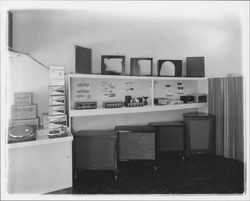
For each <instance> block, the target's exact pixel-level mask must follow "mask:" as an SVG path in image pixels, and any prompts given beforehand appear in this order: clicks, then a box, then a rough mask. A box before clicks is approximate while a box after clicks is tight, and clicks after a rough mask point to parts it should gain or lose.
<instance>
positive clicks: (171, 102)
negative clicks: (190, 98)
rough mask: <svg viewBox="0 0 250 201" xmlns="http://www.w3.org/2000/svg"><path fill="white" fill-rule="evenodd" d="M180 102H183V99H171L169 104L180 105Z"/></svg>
mask: <svg viewBox="0 0 250 201" xmlns="http://www.w3.org/2000/svg"><path fill="white" fill-rule="evenodd" d="M180 104H183V101H181V100H171V101H170V102H169V105H180Z"/></svg>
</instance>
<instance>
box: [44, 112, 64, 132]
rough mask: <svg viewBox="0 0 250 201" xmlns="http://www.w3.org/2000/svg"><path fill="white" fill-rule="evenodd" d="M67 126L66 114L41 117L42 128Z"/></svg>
mask: <svg viewBox="0 0 250 201" xmlns="http://www.w3.org/2000/svg"><path fill="white" fill-rule="evenodd" d="M61 126H67V115H59V116H45V117H44V119H43V127H44V129H56V128H60V127H61Z"/></svg>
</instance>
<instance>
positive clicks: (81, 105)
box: [75, 101, 97, 110]
mask: <svg viewBox="0 0 250 201" xmlns="http://www.w3.org/2000/svg"><path fill="white" fill-rule="evenodd" d="M96 108H97V102H96V101H92V102H76V106H75V109H76V110H85V109H96Z"/></svg>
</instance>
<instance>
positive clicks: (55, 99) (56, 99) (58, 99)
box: [49, 96, 65, 106]
mask: <svg viewBox="0 0 250 201" xmlns="http://www.w3.org/2000/svg"><path fill="white" fill-rule="evenodd" d="M64 104H65V97H64V96H50V97H49V105H50V106H53V105H64Z"/></svg>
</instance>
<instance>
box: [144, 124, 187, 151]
mask: <svg viewBox="0 0 250 201" xmlns="http://www.w3.org/2000/svg"><path fill="white" fill-rule="evenodd" d="M149 125H150V126H154V127H155V128H156V150H157V153H165V152H184V142H185V141H184V124H183V123H182V122H150V123H149Z"/></svg>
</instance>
